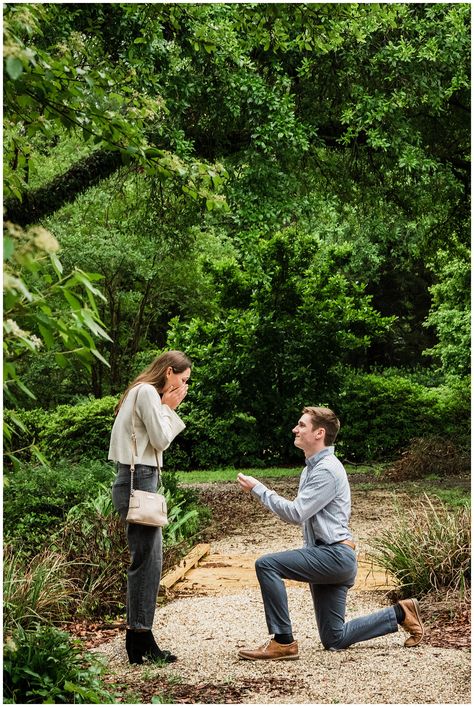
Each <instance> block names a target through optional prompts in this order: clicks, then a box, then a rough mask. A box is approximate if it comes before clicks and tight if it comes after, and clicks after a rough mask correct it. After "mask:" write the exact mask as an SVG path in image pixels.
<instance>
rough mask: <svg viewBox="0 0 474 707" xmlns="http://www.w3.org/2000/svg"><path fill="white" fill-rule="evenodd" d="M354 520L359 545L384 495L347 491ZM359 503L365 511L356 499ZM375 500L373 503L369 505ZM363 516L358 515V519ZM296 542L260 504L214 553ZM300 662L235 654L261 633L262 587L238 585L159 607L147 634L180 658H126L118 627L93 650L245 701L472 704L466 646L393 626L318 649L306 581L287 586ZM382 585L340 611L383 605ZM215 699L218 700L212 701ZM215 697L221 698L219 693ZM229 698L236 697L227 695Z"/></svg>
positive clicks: (136, 669) (386, 507)
mask: <svg viewBox="0 0 474 707" xmlns="http://www.w3.org/2000/svg"><path fill="white" fill-rule="evenodd" d="M353 502H354V508H355V510H356V509H357V510H356V512H355V513H354V523H353V529H354V532H355V535H356V536H357V538H358V540H359V542H360V544H361V545H362V546H363V547H364V546H366V543H367V542H368V541H369V540H370V535H371V534H372V532H373V527H374V526H378V527H380V519H381V517H385V518H387V517H390V507H391V505H390V504H391V499H390V498H389V497H388V495H387V494H386V495H385V496H384V495H383V494H377V493H376V492H375V497H372V498H370V496H369V497H368V496H367V493H365V494H362V493H361V495H360V497H358V494H357V492H356V493H355V494H353ZM364 507H365V509H366V510H365V511H363V508H364ZM374 509H376V510H375V512H374ZM364 516H365V520H364ZM300 545H301V534H300V530H299V529H298V528H295V527H292V526H288V525H285V524H283V523H281V522H279V521H278V520H277V519H274V518H273V517H272V516H271V515H270V514H269V513H266V512H265V510H264V509H262V513H261V514H257V520H255V519H253V520H252V522H251V525H250V527H247V528H245V529H242V528H237V529H236V530H235V532H233V533H232V535H229V536H228V537H225V538H223V539H221V540H219V541H216V542H213V543H212V551H213V552H221V553H229V554H232V553H235V554H238V553H242V552H245V551H246V550H247V551H248V550H249V549H250V548H251V551H252V554H255V553H260V552H262V553H264V552H271V551H274V550H280V549H282V548H284V547H298V546H300ZM288 596H289V605H290V612H291V617H292V621H293V628H294V634H295V638H297V639H298V641H299V647H300V659H299V660H298V661H288V662H286V661H285V662H272V663H267V662H264V663H260V662H257V663H253V662H247V661H241V660H239V659H238V658H237V657H236V652H237V650H238V649H239V648H240V647H242V646H257V645H259V644H260V643H262V642H263V641H264V640H265V638H266V635H267V629H266V625H265V621H264V613H263V603H262V600H261V596H260V592H259V591H258V590H254V589H245V590H243V591H240V592H239V593H236V594H226V595H223V596H215V595H213V596H194V597H193V596H191V597H189V596H188V597H178V598H176V599H174V600H173V601H170V602H168V603H166V604H165V605H163V606H160V607H159V608H158V610H157V612H156V617H155V625H154V633H155V635H156V637H157V640H158V642H159V644H160V646H162V647H164V648H168V649H171V650H173V652H175V653H176V654H177V655H178V657H179V661H178V662H177V663H175V664H172V665H168V666H165V667H162V668H157V667H154V666H151V665H148V666H147V667H146V668H142V667H140V666H130V665H129V664H128V662H127V658H126V653H125V648H124V638H123V636H122V635H120V636H118V637H116V638H114V639H113V640H112V641H110V642H108V643H106V644H102V645H101V646H99V647H98V649H97V650H98V651H99V652H101V653H104V654H105V655H106V656H107V657H108V658H109V659H110V665H111V667H112V668H113V672H114V681H115V682H117V683H119V684H120V681H121V680H123V679H126V680H127V682H129V681H130V678H131V677H132V676H136V678H137V679H138V678H139V677H142V676H143V672H144V671H145V670H146V671H147V673H146V674H147V679H149V680H152V679H153V677H154V676H156V675H158V674H159V675H160V676H162V677H163V678H164V677H166V678H167V679H168V681H169V682H170V683H173V682H174V683H176V684H178V683H179V682H185V683H187V684H191V685H202V684H207V685H208V684H211V685H212V686H215V687H216V688H217V689H219V687H221V688H222V694H223V695H224V694H225V688H226V686H229V685H232V686H234V687H236V688H239V689H240V696H241V699H240V702H241V703H245V704H331V703H343V704H466V705H467V704H471V693H470V690H471V688H470V677H471V660H470V651H468V650H466V649H462V650H459V649H449V648H435V647H433V646H430V645H427V644H425V645H421V646H419V647H417V648H414V649H406V648H404V647H403V642H404V640H405V637H406V636H405V634H404V632H403V631H399V632H398V633H395V634H390V635H388V636H384V637H381V638H378V639H375V640H372V641H368V642H366V643H361V644H357V645H354V646H351V647H350V648H349V649H347V650H345V651H339V652H332V651H331V652H329V651H325V650H324V649H323V647H322V645H321V643H320V642H319V638H318V633H317V629H316V624H315V619H314V613H313V608H312V602H311V597H310V594H309V590H308V589H307V587H305V586H304V585H301V587H299V586H297V587H294V586H291V587H289V588H288ZM385 605H386V602H385V600H384V597H383V595H382V594H381V593H380V592H368V591H359V592H356V591H354V590H353V591H351V592H350V593H349V600H348V605H347V618H348V619H350V618H354V617H356V616H362V615H364V614H367V613H369V612H372V611H376V610H377V609H380V608H381V607H383V606H385ZM216 701H219V700H216ZM222 701H224V702H225V701H226V700H225V697H224V699H223V700H222ZM232 701H233V702H235V701H236V700H232Z"/></svg>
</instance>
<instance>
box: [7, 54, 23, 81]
mask: <svg viewBox="0 0 474 707" xmlns="http://www.w3.org/2000/svg"><path fill="white" fill-rule="evenodd" d="M6 69H7V74H8V75H9V77H10V78H11V79H13V81H16V80H17V79H18V78H19V77H20V76H21V74H22V73H23V64H22V63H21V61H20V60H19V59H18V58H17V57H16V56H9V57H8V59H7V61H6Z"/></svg>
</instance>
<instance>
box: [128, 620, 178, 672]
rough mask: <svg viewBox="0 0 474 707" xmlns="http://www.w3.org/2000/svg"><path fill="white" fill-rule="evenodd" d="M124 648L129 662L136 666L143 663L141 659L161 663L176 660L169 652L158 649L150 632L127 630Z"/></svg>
mask: <svg viewBox="0 0 474 707" xmlns="http://www.w3.org/2000/svg"><path fill="white" fill-rule="evenodd" d="M125 648H126V649H127V654H128V660H129V662H130V663H135V664H137V665H141V664H142V663H143V658H148V659H149V660H151V661H155V662H158V661H162V662H163V663H174V662H175V661H176V660H177V658H176V656H175V655H173V654H172V653H170V651H162V650H160V648H158V646H157V644H156V641H155V638H154V636H153V633H152V632H151V631H132V630H131V629H129V628H127V636H126V638H125Z"/></svg>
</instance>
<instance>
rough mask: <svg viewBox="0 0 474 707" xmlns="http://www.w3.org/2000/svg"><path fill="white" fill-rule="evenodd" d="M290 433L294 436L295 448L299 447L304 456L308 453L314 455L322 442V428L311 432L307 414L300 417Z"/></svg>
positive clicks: (309, 417)
mask: <svg viewBox="0 0 474 707" xmlns="http://www.w3.org/2000/svg"><path fill="white" fill-rule="evenodd" d="M292 432H293V434H294V435H295V447H299V449H302V450H303V451H304V452H305V453H306V454H307V453H308V452H313V453H314V452H315V451H316V450H317V448H318V446H319V445H320V444H321V439H323V440H324V428H323V427H319V428H316V429H315V430H313V425H312V422H311V416H310V415H309V414H308V413H307V412H305V413H304V415H302V416H301V417H300V419H299V420H298V423H297V425H296V427H294V428H293V430H292Z"/></svg>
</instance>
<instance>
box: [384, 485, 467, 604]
mask: <svg viewBox="0 0 474 707" xmlns="http://www.w3.org/2000/svg"><path fill="white" fill-rule="evenodd" d="M470 531H471V517H470V511H469V509H468V508H466V507H462V508H456V509H448V507H447V506H445V505H444V504H441V503H437V505H436V507H435V505H434V504H433V503H432V502H431V501H430V499H429V498H428V496H426V494H425V499H424V500H422V501H419V502H418V503H417V504H416V505H415V506H414V507H412V508H411V509H410V510H409V511H404V512H401V511H400V510H397V513H396V516H395V521H394V522H393V523H390V527H389V528H387V529H386V530H384V531H382V533H380V535H378V536H377V537H376V538H375V539H374V540H373V541H372V545H373V546H374V548H375V549H374V551H373V553H372V554H373V557H374V560H375V561H376V562H377V563H378V564H379V565H381V566H382V567H384V568H385V569H386V570H388V571H389V572H390V573H391V574H392V575H393V576H394V577H395V579H396V580H397V581H398V584H399V591H400V594H401V596H403V597H408V596H420V595H423V594H427V593H428V592H431V591H448V590H453V591H459V590H462V589H464V588H465V585H466V584H467V582H466V578H467V575H468V572H469V568H470V557H471V534H470Z"/></svg>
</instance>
